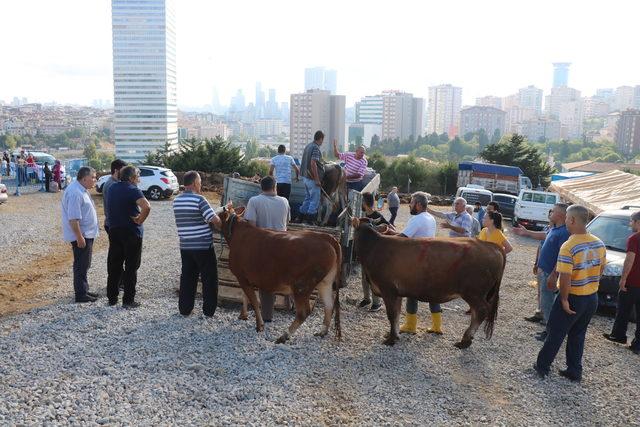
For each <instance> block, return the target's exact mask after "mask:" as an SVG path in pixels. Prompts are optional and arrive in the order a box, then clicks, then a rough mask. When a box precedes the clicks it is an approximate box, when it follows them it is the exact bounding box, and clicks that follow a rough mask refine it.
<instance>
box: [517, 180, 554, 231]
mask: <svg viewBox="0 0 640 427" xmlns="http://www.w3.org/2000/svg"><path fill="white" fill-rule="evenodd" d="M559 202H560V195H559V194H558V193H548V192H546V191H536V190H522V191H520V195H519V196H518V201H517V202H516V206H515V209H514V214H513V225H514V226H515V225H517V224H520V225H522V226H523V227H525V228H529V229H533V230H542V229H543V228H544V227H545V226H546V225H547V224H549V218H548V215H549V210H551V209H552V208H553V205H555V204H556V203H559Z"/></svg>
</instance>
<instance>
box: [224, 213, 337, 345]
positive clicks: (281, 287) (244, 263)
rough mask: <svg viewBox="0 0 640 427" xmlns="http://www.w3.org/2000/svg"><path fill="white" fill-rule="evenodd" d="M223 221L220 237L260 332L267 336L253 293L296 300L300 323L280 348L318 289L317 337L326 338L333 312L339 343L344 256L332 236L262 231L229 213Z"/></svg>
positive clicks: (284, 334) (302, 320) (306, 232)
mask: <svg viewBox="0 0 640 427" xmlns="http://www.w3.org/2000/svg"><path fill="white" fill-rule="evenodd" d="M220 220H221V221H222V234H223V235H224V238H225V240H226V241H227V243H228V245H229V268H230V269H231V272H232V273H233V274H234V275H235V276H236V278H237V279H238V283H239V284H240V286H241V287H242V290H243V291H244V293H245V295H246V297H247V298H248V299H249V301H250V302H251V305H252V306H253V311H254V313H255V316H256V330H257V331H258V332H261V331H262V330H264V322H263V320H262V314H261V313H260V309H259V303H258V299H257V297H256V294H255V292H254V289H255V288H257V289H263V290H265V291H268V292H274V293H279V294H282V295H292V296H293V300H294V302H295V306H296V317H295V319H294V320H293V322H292V323H291V325H290V326H289V329H288V331H286V332H284V333H283V334H282V336H280V338H278V339H277V340H276V342H277V343H283V342H285V341H287V340H288V339H289V338H290V337H291V335H293V333H294V332H295V331H296V330H297V329H298V327H299V326H300V325H301V324H302V323H303V322H304V321H305V319H306V318H307V316H309V314H310V313H311V307H310V305H309V297H310V296H311V293H312V292H313V290H314V289H316V288H317V289H318V295H319V297H320V300H322V303H323V305H324V322H323V326H322V329H321V330H320V332H318V333H317V334H316V335H317V336H325V335H326V334H327V332H328V331H329V326H330V324H331V316H332V314H333V312H334V309H335V326H336V333H337V335H338V338H339V337H340V335H341V330H340V299H339V291H338V289H339V288H340V280H341V278H340V277H341V274H340V273H341V272H340V269H341V264H342V250H341V248H340V245H339V244H338V242H337V241H336V239H335V238H333V236H330V235H328V234H325V233H319V232H314V231H287V232H284V231H272V230H267V229H263V228H258V227H255V226H253V225H251V224H250V223H249V222H248V221H245V220H244V219H242V218H240V217H239V216H238V215H236V213H235V212H234V211H233V209H226V208H225V210H224V211H223V212H222V213H221V214H220ZM334 287H335V298H334V297H333V295H332V289H333V288H334Z"/></svg>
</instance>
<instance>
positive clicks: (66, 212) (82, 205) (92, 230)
mask: <svg viewBox="0 0 640 427" xmlns="http://www.w3.org/2000/svg"><path fill="white" fill-rule="evenodd" d="M95 185H96V171H95V170H93V169H92V168H90V167H86V166H84V167H81V168H80V170H78V175H77V177H76V180H75V181H74V182H72V183H71V184H70V185H69V187H67V189H66V190H65V192H64V195H63V196H62V232H63V236H64V240H65V241H67V242H69V243H71V247H72V249H73V290H74V292H75V296H76V302H79V303H83V302H94V301H96V299H97V298H98V295H97V294H95V293H93V292H89V282H88V281H87V271H88V270H89V268H90V267H91V256H92V253H93V240H94V239H95V238H96V237H98V215H97V214H96V207H95V206H94V205H93V200H91V195H89V193H88V192H87V190H89V189H91V188H93V187H95Z"/></svg>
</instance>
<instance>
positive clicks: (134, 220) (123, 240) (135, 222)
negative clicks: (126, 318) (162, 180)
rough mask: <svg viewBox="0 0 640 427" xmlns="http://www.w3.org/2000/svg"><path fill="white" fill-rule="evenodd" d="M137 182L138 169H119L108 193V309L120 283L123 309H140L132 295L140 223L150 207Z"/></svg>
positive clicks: (139, 250) (114, 298) (140, 252)
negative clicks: (117, 180) (118, 175)
mask: <svg viewBox="0 0 640 427" xmlns="http://www.w3.org/2000/svg"><path fill="white" fill-rule="evenodd" d="M139 182H140V170H138V168H136V167H135V166H125V167H124V168H122V169H121V170H120V182H117V183H115V184H113V185H112V186H111V188H110V189H109V194H107V215H108V217H109V221H110V224H109V253H108V255H107V262H108V266H107V273H108V276H107V297H108V298H109V305H111V306H113V305H116V304H117V303H118V294H119V293H120V292H119V287H118V284H119V283H120V281H121V280H122V285H123V287H124V295H123V296H122V306H123V307H125V308H136V307H138V306H140V304H139V303H138V302H136V301H135V296H136V282H137V280H138V276H137V274H138V268H140V259H141V256H142V236H143V233H144V229H143V227H142V224H143V223H144V221H145V220H146V219H147V217H148V216H149V212H150V211H151V206H150V205H149V201H148V200H147V199H146V198H145V197H144V195H143V194H142V191H140V189H139V188H138V187H137V184H138V183H139ZM123 266H124V268H123Z"/></svg>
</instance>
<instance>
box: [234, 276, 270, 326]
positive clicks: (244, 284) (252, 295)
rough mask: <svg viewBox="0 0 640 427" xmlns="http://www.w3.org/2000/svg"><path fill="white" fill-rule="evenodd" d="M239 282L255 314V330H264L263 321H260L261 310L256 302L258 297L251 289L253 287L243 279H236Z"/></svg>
mask: <svg viewBox="0 0 640 427" xmlns="http://www.w3.org/2000/svg"><path fill="white" fill-rule="evenodd" d="M238 282H240V286H242V290H243V291H244V294H245V296H246V297H247V298H248V299H249V302H250V303H251V306H252V307H253V312H254V313H255V315H256V332H262V331H264V322H263V321H262V312H261V311H260V303H259V302H258V297H257V296H256V292H255V291H254V290H253V287H252V286H251V285H249V283H248V282H246V281H245V280H240V279H238Z"/></svg>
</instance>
